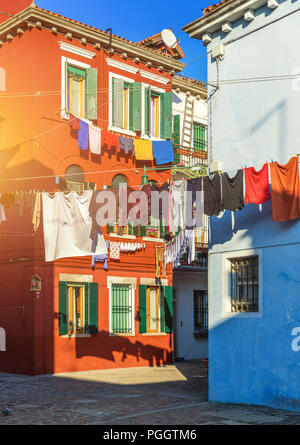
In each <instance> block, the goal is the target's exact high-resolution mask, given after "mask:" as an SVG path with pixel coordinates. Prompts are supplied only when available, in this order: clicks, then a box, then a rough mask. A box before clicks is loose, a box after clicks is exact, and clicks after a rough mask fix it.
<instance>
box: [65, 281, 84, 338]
mask: <svg viewBox="0 0 300 445" xmlns="http://www.w3.org/2000/svg"><path fill="white" fill-rule="evenodd" d="M70 287H72V288H73V290H74V287H78V288H83V304H82V322H83V323H82V329H83V330H85V286H84V283H79V282H75V281H74V282H69V281H68V282H67V323H68V329H69V325H70V299H69V288H70ZM72 303H73V314H72V318H73V323H74V321H75V317H74V315H75V306H74V295H72ZM68 335H83V334H78V333H77V332H71V334H68Z"/></svg>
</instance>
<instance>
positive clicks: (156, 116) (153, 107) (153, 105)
mask: <svg viewBox="0 0 300 445" xmlns="http://www.w3.org/2000/svg"><path fill="white" fill-rule="evenodd" d="M145 134H146V135H148V136H150V137H152V138H161V139H171V138H172V97H171V93H158V92H157V91H154V90H153V89H151V88H149V87H146V88H145Z"/></svg>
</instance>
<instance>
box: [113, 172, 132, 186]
mask: <svg viewBox="0 0 300 445" xmlns="http://www.w3.org/2000/svg"><path fill="white" fill-rule="evenodd" d="M120 184H126V185H128V181H127V178H126V176H124V175H116V176H115V177H114V178H113V180H112V183H111V186H112V188H118V187H119V185H120Z"/></svg>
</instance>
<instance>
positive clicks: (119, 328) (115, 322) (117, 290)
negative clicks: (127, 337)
mask: <svg viewBox="0 0 300 445" xmlns="http://www.w3.org/2000/svg"><path fill="white" fill-rule="evenodd" d="M111 291H112V292H111V294H112V301H111V311H112V332H113V333H132V332H133V329H132V292H131V285H129V284H112V288H111Z"/></svg>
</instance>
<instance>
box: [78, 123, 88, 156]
mask: <svg viewBox="0 0 300 445" xmlns="http://www.w3.org/2000/svg"><path fill="white" fill-rule="evenodd" d="M78 146H79V148H80V150H88V149H89V125H88V124H87V123H86V122H84V121H83V120H81V119H80V130H79V132H78Z"/></svg>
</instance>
